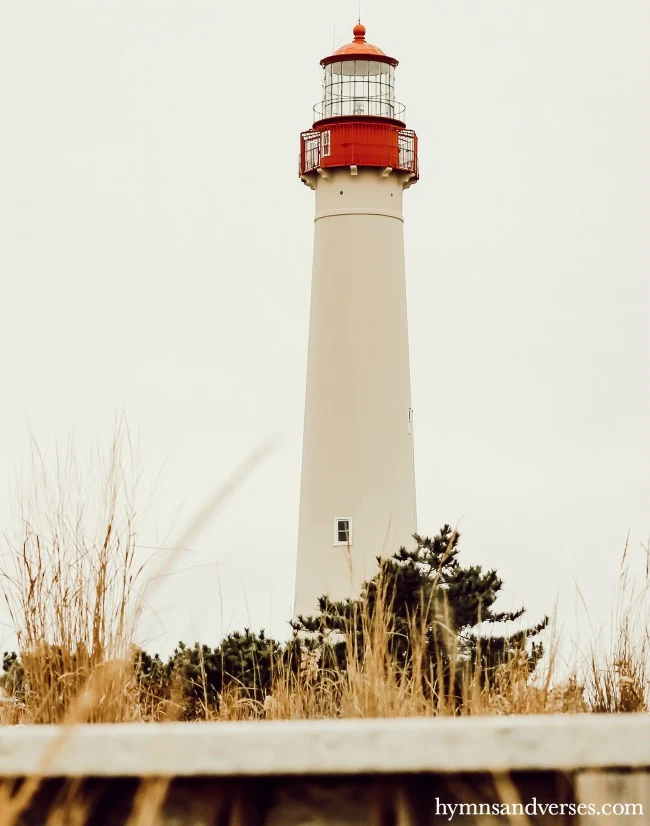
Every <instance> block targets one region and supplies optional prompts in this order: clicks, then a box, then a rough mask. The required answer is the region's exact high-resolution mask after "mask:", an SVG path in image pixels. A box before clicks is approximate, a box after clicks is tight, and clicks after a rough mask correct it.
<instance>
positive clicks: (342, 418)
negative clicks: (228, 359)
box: [295, 167, 416, 614]
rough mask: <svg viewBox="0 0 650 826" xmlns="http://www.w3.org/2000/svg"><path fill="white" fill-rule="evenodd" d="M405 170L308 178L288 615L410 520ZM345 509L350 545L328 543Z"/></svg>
mask: <svg viewBox="0 0 650 826" xmlns="http://www.w3.org/2000/svg"><path fill="white" fill-rule="evenodd" d="M411 177H412V176H410V175H409V174H408V173H407V174H405V173H403V172H395V171H390V170H388V169H384V170H381V169H377V168H359V169H356V168H355V167H352V168H349V167H348V168H338V169H327V170H322V171H321V174H318V173H316V172H313V173H309V174H308V175H306V176H305V177H304V179H305V181H306V182H307V183H309V185H310V186H312V188H315V191H316V195H315V199H316V214H315V234H314V263H313V280H312V294H311V315H310V328H309V354H308V367H307V391H306V404H305V424H304V438H303V463H302V484H301V496H300V520H299V530H298V562H297V572H296V600H295V613H296V614H311V613H314V611H315V609H316V604H317V599H318V597H319V596H320V595H321V594H328V595H329V596H330V597H331V598H333V599H341V598H343V597H347V596H353V595H355V594H356V593H358V590H359V587H360V585H361V583H362V582H363V581H364V580H366V579H368V578H369V577H371V576H372V575H373V574H374V572H375V571H376V565H377V562H376V558H377V557H378V556H383V555H391V554H393V553H394V552H395V551H396V550H397V549H398V547H399V546H400V545H404V544H408V543H409V542H410V538H411V535H412V534H413V532H414V531H415V530H416V508H415V478H414V466H413V436H412V432H411V431H412V427H411V424H412V419H411V420H410V418H409V413H410V408H411V390H410V375H409V349H408V327H407V311H406V282H405V273H404V238H403V217H402V194H403V190H404V187H405V186H406V185H408V182H409V179H410V178H411ZM336 519H349V520H350V527H351V544H350V547H349V548H348V546H347V545H338V544H335V520H336Z"/></svg>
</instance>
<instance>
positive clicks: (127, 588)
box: [0, 424, 143, 723]
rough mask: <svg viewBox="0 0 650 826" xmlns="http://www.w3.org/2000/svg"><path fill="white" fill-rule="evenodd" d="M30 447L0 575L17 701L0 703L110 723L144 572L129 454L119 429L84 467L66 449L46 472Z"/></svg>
mask: <svg viewBox="0 0 650 826" xmlns="http://www.w3.org/2000/svg"><path fill="white" fill-rule="evenodd" d="M32 448H33V450H32V462H31V467H30V473H29V475H28V476H27V478H26V480H21V481H20V483H19V486H18V502H19V508H20V525H19V526H18V528H17V530H16V531H15V533H14V534H13V535H10V536H9V537H7V538H6V547H5V548H4V549H3V551H4V553H3V555H2V559H3V562H2V565H3V567H2V569H1V570H0V585H1V587H2V591H3V595H4V599H5V601H6V604H7V606H8V609H9V613H10V615H11V618H12V620H13V623H14V626H15V630H16V634H17V639H18V649H19V653H20V667H21V668H22V670H23V671H24V674H23V675H21V676H22V678H23V679H22V682H23V683H24V690H23V692H22V696H21V697H20V698H19V700H18V702H16V698H15V697H14V703H13V708H12V704H11V703H8V702H4V703H3V710H4V714H3V717H5V718H6V717H7V716H13V717H14V719H16V720H21V721H28V722H34V723H49V722H58V721H60V720H62V719H63V718H64V717H65V716H66V714H68V713H71V712H72V710H73V709H75V714H76V716H78V717H79V718H80V719H83V720H88V721H95V720H97V721H104V722H109V721H111V722H112V721H115V722H117V721H120V720H123V719H125V718H128V717H129V715H130V707H131V705H132V702H133V687H132V685H131V684H130V677H131V675H130V666H129V649H130V645H131V640H132V639H133V634H134V631H135V625H136V623H137V611H135V610H134V606H135V600H134V597H135V595H136V589H137V587H138V585H139V582H140V580H141V578H142V574H143V566H142V565H141V564H139V563H138V560H137V554H136V543H135V531H134V516H135V504H134V502H135V491H136V487H137V481H138V473H137V463H136V459H135V456H134V451H133V447H132V445H131V442H130V440H129V437H128V432H127V431H126V429H125V428H124V426H123V424H120V425H119V426H118V428H117V431H116V434H115V437H114V439H113V441H112V443H111V444H110V446H109V448H108V450H106V451H101V450H98V449H95V450H94V451H93V452H92V456H91V461H90V467H87V468H83V467H82V466H81V465H80V463H79V462H78V460H77V458H76V455H75V452H74V450H73V449H72V448H71V447H69V448H68V450H67V451H66V452H65V453H64V454H60V453H57V455H56V457H55V460H54V463H53V465H52V467H50V465H48V463H47V462H46V460H45V458H44V457H43V456H42V455H41V453H40V452H39V450H38V448H37V446H36V445H35V443H33V444H32ZM15 676H17V675H15ZM11 679H12V673H11V671H10V672H9V674H8V682H9V684H10V683H11ZM82 700H83V702H82Z"/></svg>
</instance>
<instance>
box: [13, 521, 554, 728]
mask: <svg viewBox="0 0 650 826" xmlns="http://www.w3.org/2000/svg"><path fill="white" fill-rule="evenodd" d="M414 539H415V543H416V544H415V548H414V549H413V550H407V549H406V548H404V547H402V548H400V549H399V551H398V552H397V553H396V554H395V555H394V556H393V557H390V558H384V559H382V558H378V572H377V574H376V576H374V577H373V578H372V579H371V580H370V581H369V582H366V583H365V584H364V585H363V588H362V591H361V594H360V597H359V598H358V599H348V600H344V601H332V600H330V599H329V598H328V597H327V596H322V597H321V598H320V599H319V601H318V610H317V613H316V614H315V615H314V616H310V617H303V616H301V617H299V618H298V619H297V620H296V621H295V622H293V623H292V627H293V631H294V635H293V638H292V639H291V640H290V641H289V642H288V643H286V644H283V645H281V644H279V643H278V642H276V641H275V640H273V639H271V638H269V637H267V636H266V635H265V633H264V631H260V633H255V632H252V631H251V630H250V629H245V630H244V632H243V633H240V632H235V633H232V634H229V635H228V636H227V637H225V638H224V640H223V641H222V642H221V644H220V645H218V646H216V647H215V648H210V647H209V646H207V645H201V644H199V643H198V642H197V643H195V644H194V645H193V646H191V647H188V646H186V645H185V644H184V643H182V642H179V644H178V646H177V648H176V649H175V650H174V652H173V654H172V655H171V656H170V657H168V658H167V659H166V660H163V659H161V658H160V657H159V656H158V655H157V654H156V655H154V656H151V655H150V654H148V653H147V652H146V651H141V650H137V651H135V652H134V654H133V666H134V678H135V679H134V685H135V686H136V688H137V691H138V692H139V693H140V696H141V698H142V699H141V704H142V705H143V707H144V706H145V705H146V706H147V707H148V708H153V707H156V705H157V704H161V703H162V704H171V705H172V706H174V707H175V708H177V709H178V710H179V714H180V716H182V717H183V718H184V719H188V720H191V719H202V718H205V717H206V716H207V715H208V714H209V713H210V711H211V710H216V709H218V708H219V706H220V703H221V702H222V695H223V693H224V690H225V689H227V690H229V691H231V692H232V691H233V689H234V691H235V693H236V694H237V695H238V696H239V697H241V698H243V699H245V700H246V701H252V702H254V703H259V704H260V705H261V704H262V703H263V702H264V699H265V696H266V695H267V693H269V692H270V691H271V690H272V683H273V678H274V672H275V671H276V669H283V671H284V673H285V674H287V672H292V673H293V674H294V675H297V674H298V672H299V671H300V670H301V668H302V669H303V670H304V667H305V662H307V661H309V662H312V661H313V662H317V663H318V668H319V669H320V672H321V676H322V678H323V679H325V678H326V675H327V674H328V672H329V673H330V674H331V672H332V671H338V672H339V673H341V672H345V671H346V669H347V668H348V667H349V666H350V662H349V659H350V657H355V658H357V660H358V661H359V662H362V661H363V659H364V657H366V656H367V654H368V651H369V650H370V648H371V647H372V645H373V644H374V637H373V635H374V634H375V633H376V631H377V628H379V627H381V630H382V633H383V641H382V644H383V646H384V648H385V651H386V655H387V657H388V658H389V659H390V661H391V663H392V665H393V666H396V667H397V668H398V669H399V670H401V671H402V672H406V673H407V674H408V675H409V676H413V673H414V671H415V670H417V672H418V675H419V676H418V678H419V679H421V680H422V681H423V683H424V684H425V687H426V690H427V692H428V693H429V695H430V696H435V695H436V694H438V693H440V692H441V690H444V691H445V692H446V693H447V694H448V695H453V696H456V697H458V698H459V697H460V692H461V680H462V679H465V678H467V677H468V676H469V678H470V679H472V678H473V677H478V683H479V685H485V683H486V681H488V682H489V681H490V680H491V679H492V675H494V674H495V672H496V670H497V669H498V667H499V665H500V664H503V663H508V662H511V661H512V659H513V658H517V661H518V663H519V664H521V662H522V660H523V662H524V664H525V669H526V671H527V673H530V671H532V669H533V668H534V667H535V665H536V663H537V661H538V660H539V658H540V657H541V655H542V645H541V643H540V642H538V640H537V638H538V636H539V634H540V633H541V632H542V631H543V630H544V628H546V626H547V624H548V618H544V619H543V620H542V621H541V622H540V623H538V624H537V625H534V626H531V627H527V628H524V629H523V630H519V631H516V632H513V633H505V632H504V631H503V630H499V629H503V626H504V625H505V624H506V623H509V622H512V621H515V620H519V619H520V618H521V616H522V615H523V613H524V609H523V608H522V609H520V610H517V611H497V610H496V609H495V607H494V606H495V602H496V600H497V597H498V596H499V592H500V591H501V588H502V584H503V583H502V581H501V579H500V578H499V577H498V576H497V574H496V571H494V570H487V571H484V570H483V569H482V568H481V567H480V566H478V565H471V566H467V567H463V566H462V565H461V564H460V563H459V561H458V551H459V548H458V543H459V539H460V535H459V534H458V533H457V532H456V531H453V530H452V529H451V528H450V527H449V525H444V526H443V528H442V529H441V531H440V533H439V534H438V535H437V536H435V537H434V538H433V539H429V538H425V537H422V536H419V535H417V534H416V535H414ZM529 643H530V645H529ZM48 650H49V655H48V663H50V665H51V666H52V673H53V674H54V673H55V672H56V668H54V667H53V664H55V660H56V657H55V655H56V653H57V651H56V649H55V648H54V647H48ZM59 653H60V652H59ZM313 654H317V656H316V657H315V658H314V657H313V656H311V655H313ZM2 666H3V669H2V670H3V674H2V676H0V687H1V688H2V689H3V692H4V694H5V695H6V696H9V697H12V698H15V699H16V700H18V699H22V698H24V696H25V691H26V690H27V689H28V687H27V686H26V685H25V679H24V669H23V667H22V663H21V658H20V657H19V656H18V655H17V654H15V653H14V652H12V653H10V654H9V653H5V655H4V657H3V663H2Z"/></svg>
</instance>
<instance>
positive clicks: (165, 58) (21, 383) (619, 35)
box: [0, 0, 650, 650]
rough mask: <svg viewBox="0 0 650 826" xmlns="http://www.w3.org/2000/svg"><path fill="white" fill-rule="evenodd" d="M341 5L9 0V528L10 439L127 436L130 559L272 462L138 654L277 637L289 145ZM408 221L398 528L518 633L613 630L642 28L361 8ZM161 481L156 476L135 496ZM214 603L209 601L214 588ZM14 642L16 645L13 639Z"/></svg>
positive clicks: (646, 215) (5, 144) (636, 377)
mask: <svg viewBox="0 0 650 826" xmlns="http://www.w3.org/2000/svg"><path fill="white" fill-rule="evenodd" d="M356 8H357V4H356V0H332V2H330V3H326V4H322V3H321V4H318V3H305V2H298V0H284V1H283V2H281V3H268V2H260V0H252V2H248V3H241V4H235V3H218V2H215V1H214V0H210V2H208V0H175V1H174V0H111V2H93V3H89V2H88V0H76V1H74V2H73V0H57V2H56V3H52V2H47V0H42V1H41V2H31V0H21V2H13V0H12V1H11V2H9V0H0V283H1V288H2V289H1V293H0V295H1V298H2V300H1V302H0V359H1V361H0V364H1V368H2V370H1V376H2V385H1V388H2V389H1V397H2V403H1V404H0V485H2V487H1V488H0V490H1V491H2V496H0V517H1V520H0V521H1V523H2V525H3V526H4V525H9V524H10V522H11V520H12V516H13V514H12V511H11V506H10V504H9V496H8V493H5V492H6V491H7V492H8V491H9V489H10V486H11V479H12V475H13V473H14V470H15V468H16V467H17V466H19V465H20V464H21V462H23V461H24V460H25V457H26V456H28V454H29V427H31V429H32V430H33V432H34V435H35V438H36V439H37V441H38V443H39V445H40V446H41V448H42V449H43V450H44V451H45V453H46V455H49V456H51V452H52V450H53V447H54V445H55V444H56V443H57V442H58V443H62V442H65V441H66V440H67V438H68V436H69V434H70V433H71V432H72V431H74V432H75V433H76V437H77V439H78V443H79V446H80V450H81V452H83V451H85V449H86V446H87V444H89V443H90V442H91V441H93V440H95V441H98V442H100V443H106V442H108V441H109V439H110V436H111V433H112V430H113V422H114V418H115V415H116V414H118V413H120V412H122V411H123V412H124V413H125V415H126V417H127V420H128V422H129V426H130V429H131V431H132V432H133V433H134V434H136V435H137V436H138V437H139V439H140V443H141V445H142V453H143V456H144V458H145V460H146V468H145V474H144V479H143V486H144V488H145V491H146V494H147V496H148V497H149V495H151V497H150V498H151V507H150V509H149V511H148V513H147V515H146V517H143V522H142V531H143V532H142V542H143V543H145V544H156V543H161V542H162V541H163V539H164V538H165V537H166V536H168V535H169V536H170V538H171V539H173V537H174V536H178V535H181V534H182V532H183V529H184V527H185V526H186V525H187V524H188V523H189V522H190V521H191V520H192V518H193V516H194V515H195V513H196V511H197V510H198V509H199V508H201V506H202V505H203V504H204V503H205V501H206V500H208V499H209V498H210V497H211V496H213V495H214V493H215V492H216V491H217V490H218V489H219V487H220V486H221V485H222V484H223V482H224V481H225V479H226V478H227V477H228V476H229V474H231V473H232V472H233V470H234V469H235V468H237V466H238V465H239V464H240V463H241V462H242V461H243V460H244V459H245V457H246V456H247V455H249V454H250V453H251V451H253V450H254V449H255V448H256V447H257V446H258V445H259V444H261V443H263V442H265V441H266V440H268V439H269V438H273V439H275V441H276V447H275V449H274V450H273V451H272V452H271V454H270V455H269V456H268V458H266V459H265V461H264V462H263V463H262V464H261V465H260V466H259V467H258V468H257V470H256V471H255V472H254V473H253V474H252V475H251V476H250V478H249V479H248V480H247V481H246V482H245V484H243V485H242V486H241V487H240V489H239V490H238V491H237V492H236V494H235V495H234V496H233V497H232V498H231V499H230V500H229V502H228V503H227V507H225V508H224V509H223V510H222V511H221V512H219V513H218V514H217V515H216V516H215V518H214V519H213V520H212V521H211V522H210V523H209V524H208V525H207V527H206V528H205V530H203V532H201V533H200V534H198V535H196V536H195V537H193V538H192V541H191V551H192V553H191V554H187V555H186V557H185V558H184V560H183V561H182V562H180V563H179V567H180V568H183V569H186V570H184V571H183V572H181V573H178V574H177V575H176V576H175V577H174V578H172V579H170V580H169V581H168V582H167V584H166V585H165V586H163V587H161V588H160V589H159V590H158V591H157V592H156V595H155V599H154V601H153V605H152V611H154V612H155V619H154V618H152V619H151V623H150V627H149V629H148V630H147V631H146V632H145V636H146V638H147V639H148V640H149V641H150V647H152V648H159V649H162V650H166V649H168V648H169V646H170V645H172V644H173V643H174V641H176V640H178V639H180V638H184V639H189V640H193V639H196V638H200V639H201V640H202V641H203V642H206V643H210V644H214V643H216V642H217V641H218V639H219V638H220V637H221V635H222V633H223V632H225V631H227V630H232V629H234V628H241V627H242V626H244V625H247V624H251V625H252V626H254V627H259V626H265V627H266V628H267V629H269V630H270V631H271V632H273V633H275V634H277V635H286V632H287V626H286V621H287V620H288V619H289V618H290V616H291V611H292V599H293V583H294V567H295V553H296V538H297V521H298V499H299V482H300V479H299V476H300V453H301V438H302V416H303V405H304V389H305V370H306V356H307V332H308V330H307V326H308V315H309V290H310V274H311V251H312V236H313V197H314V196H313V193H312V192H310V191H309V190H308V189H307V188H306V187H304V186H303V185H302V184H301V183H300V181H299V180H298V177H297V153H298V136H299V133H300V131H301V130H304V129H307V128H309V127H310V126H311V111H312V110H311V107H312V105H313V104H314V103H316V102H317V100H318V98H319V95H320V66H319V60H320V58H322V57H323V56H325V55H326V54H328V53H329V52H330V51H331V50H332V46H333V45H334V44H335V45H336V46H338V45H341V44H342V43H344V42H347V41H348V40H350V39H351V31H350V30H351V27H352V26H353V25H354V23H355V22H356V14H357V11H356ZM362 20H363V22H364V24H365V25H366V27H367V29H368V35H367V36H368V40H369V41H370V42H373V43H376V44H377V45H378V46H379V47H380V48H382V49H383V50H384V51H385V52H387V53H388V54H390V55H393V56H395V57H396V58H398V59H399V61H400V66H399V68H398V70H397V97H398V100H400V101H402V102H404V103H405V104H406V106H407V113H406V117H407V124H408V126H409V127H410V128H413V129H415V130H416V131H417V133H418V136H419V140H420V162H421V180H420V182H419V183H418V185H417V186H416V187H413V188H411V189H410V190H409V191H408V192H407V193H406V196H405V219H406V224H405V241H406V264H407V282H408V300H409V320H410V346H411V371H412V386H413V404H414V409H415V460H416V479H417V497H418V521H419V524H418V528H419V530H420V532H422V533H425V534H431V533H433V532H434V531H436V529H437V528H438V527H439V526H440V525H441V524H442V523H444V522H450V523H452V524H456V523H459V526H460V530H461V533H463V539H462V540H461V542H462V546H461V547H462V548H463V554H464V556H465V559H466V560H467V561H468V562H470V561H471V562H473V563H480V564H482V565H484V566H486V567H495V568H496V569H497V570H498V572H499V573H500V574H501V576H502V577H503V579H504V580H505V583H506V586H505V592H504V600H503V603H502V605H503V607H504V608H508V607H510V606H513V607H518V606H519V604H520V603H522V602H523V603H524V604H525V605H526V606H527V607H528V609H529V612H530V618H531V620H535V621H536V620H537V619H538V618H539V617H540V616H541V615H542V614H544V613H546V612H550V611H551V610H552V609H553V605H554V603H555V601H556V599H559V608H560V617H561V619H562V621H563V623H564V624H565V626H566V628H567V629H568V631H569V632H570V633H573V629H574V626H575V622H576V620H575V613H576V605H577V602H578V600H577V597H576V582H577V583H579V586H580V589H581V591H582V594H583V596H584V598H585V600H586V602H587V604H588V605H589V608H590V611H591V614H592V621H593V622H594V623H596V624H597V623H599V622H606V621H607V609H606V606H607V603H608V599H609V596H610V594H611V592H612V589H613V587H614V583H615V581H616V578H617V570H618V563H619V560H620V555H621V553H622V550H623V546H624V543H625V539H626V536H627V534H628V532H629V534H630V547H631V550H632V552H633V553H634V554H635V555H637V556H638V557H639V558H640V557H641V555H642V554H643V551H642V549H641V546H642V544H647V540H648V536H649V534H650V507H649V506H650V382H649V381H648V377H649V368H650V333H649V331H650V323H649V322H650V233H648V227H650V153H648V151H647V150H648V147H649V146H650V108H649V105H648V100H649V96H648V91H649V89H650V57H649V49H648V32H649V31H650V5H649V4H648V3H647V0H623V2H614V0H472V1H471V2H470V0H434V1H433V2H429V1H427V2H425V0H400V2H399V4H397V5H396V4H395V3H394V2H392V3H389V2H387V0H372V1H371V0H363V4H362ZM159 474H160V478H159V481H158V483H157V484H154V480H155V479H156V478H157V477H158V475H159ZM220 593H221V596H220ZM5 637H6V638H7V639H8V638H9V632H8V631H7V630H6V629H5ZM0 639H2V635H0Z"/></svg>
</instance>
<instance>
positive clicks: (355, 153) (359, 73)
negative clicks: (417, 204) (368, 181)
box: [300, 23, 418, 182]
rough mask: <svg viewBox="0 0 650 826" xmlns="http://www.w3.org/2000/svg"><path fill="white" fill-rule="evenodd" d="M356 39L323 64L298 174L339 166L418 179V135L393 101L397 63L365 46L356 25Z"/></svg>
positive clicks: (303, 136) (363, 33)
mask: <svg viewBox="0 0 650 826" xmlns="http://www.w3.org/2000/svg"><path fill="white" fill-rule="evenodd" d="M353 34H354V40H353V41H352V43H348V44H347V45H345V46H342V47H341V48H340V49H337V50H336V51H335V52H334V54H332V55H329V57H325V58H323V59H322V60H321V66H322V67H323V98H322V100H321V102H320V103H318V104H317V105H316V106H314V125H313V127H312V129H309V130H308V131H307V132H303V133H302V134H301V136H300V175H301V176H302V175H305V174H306V173H309V172H314V171H316V170H318V169H327V168H332V167H342V166H357V167H379V168H382V169H386V168H390V169H391V170H395V171H400V172H406V173H410V174H411V182H414V181H415V180H417V178H418V152H417V136H416V134H415V132H413V131H412V130H411V129H406V124H405V123H404V120H403V117H404V106H403V105H402V104H400V103H396V101H395V67H396V66H397V60H395V58H393V57H388V55H385V54H384V53H383V52H382V51H381V49H378V48H377V46H373V45H372V44H371V43H367V42H366V29H365V26H362V25H361V23H358V24H357V25H356V26H355V27H354V29H353Z"/></svg>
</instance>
